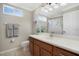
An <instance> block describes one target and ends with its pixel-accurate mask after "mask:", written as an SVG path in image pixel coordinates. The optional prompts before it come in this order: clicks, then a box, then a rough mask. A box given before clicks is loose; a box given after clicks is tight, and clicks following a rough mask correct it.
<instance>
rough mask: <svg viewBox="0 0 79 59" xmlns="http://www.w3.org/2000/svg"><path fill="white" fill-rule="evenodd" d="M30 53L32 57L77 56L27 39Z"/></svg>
mask: <svg viewBox="0 0 79 59" xmlns="http://www.w3.org/2000/svg"><path fill="white" fill-rule="evenodd" d="M29 41H30V44H29V48H30V52H31V54H32V55H33V56H77V55H78V54H75V53H72V52H70V51H67V50H65V49H62V48H60V47H56V46H54V45H51V44H48V43H46V42H42V41H40V40H37V39H35V38H32V37H30V38H29Z"/></svg>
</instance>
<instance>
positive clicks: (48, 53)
mask: <svg viewBox="0 0 79 59" xmlns="http://www.w3.org/2000/svg"><path fill="white" fill-rule="evenodd" d="M40 54H41V56H52V54H51V53H50V52H48V51H46V50H45V49H42V48H41V51H40Z"/></svg>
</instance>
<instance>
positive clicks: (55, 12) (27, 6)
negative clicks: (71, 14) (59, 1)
mask: <svg viewBox="0 0 79 59" xmlns="http://www.w3.org/2000/svg"><path fill="white" fill-rule="evenodd" d="M9 4H11V5H14V6H17V7H20V8H23V9H27V10H29V11H34V10H36V12H35V13H36V14H38V15H39V14H41V15H43V16H48V17H52V16H53V17H54V16H57V15H58V16H60V15H62V12H64V11H67V10H69V9H71V8H74V7H76V6H79V3H67V5H66V6H64V7H60V8H56V9H55V8H54V9H53V10H52V11H49V12H46V10H48V9H49V8H47V9H46V8H43V7H44V6H46V5H47V3H9ZM52 8H53V7H52Z"/></svg>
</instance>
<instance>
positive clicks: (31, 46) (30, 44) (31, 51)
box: [29, 41, 33, 55]
mask: <svg viewBox="0 0 79 59" xmlns="http://www.w3.org/2000/svg"><path fill="white" fill-rule="evenodd" d="M29 50H30V53H31V55H33V42H31V41H30V42H29Z"/></svg>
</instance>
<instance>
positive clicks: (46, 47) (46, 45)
mask: <svg viewBox="0 0 79 59" xmlns="http://www.w3.org/2000/svg"><path fill="white" fill-rule="evenodd" d="M34 43H35V44H37V45H38V46H40V47H41V48H43V49H45V50H47V51H49V52H52V50H53V49H52V46H51V45H49V44H47V43H44V42H41V41H39V40H34Z"/></svg>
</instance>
